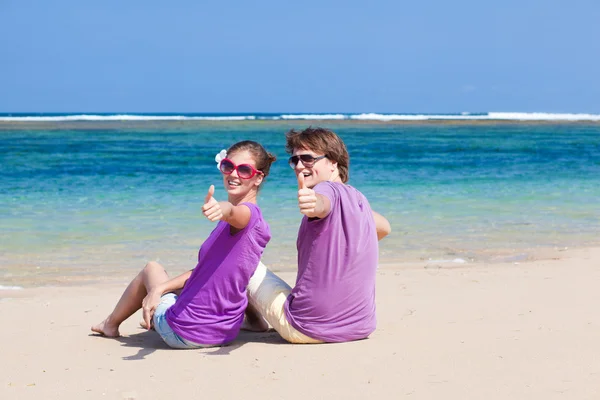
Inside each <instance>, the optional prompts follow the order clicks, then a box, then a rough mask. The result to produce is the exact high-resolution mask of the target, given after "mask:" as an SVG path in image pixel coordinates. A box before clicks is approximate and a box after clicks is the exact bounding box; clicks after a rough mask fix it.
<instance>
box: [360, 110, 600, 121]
mask: <svg viewBox="0 0 600 400" xmlns="http://www.w3.org/2000/svg"><path fill="white" fill-rule="evenodd" d="M350 119H356V120H372V121H430V120H461V121H468V120H503V121H600V114H552V113H517V112H515V113H509V112H490V113H487V114H469V113H461V114H460V115H455V114H374V113H369V114H356V115H351V116H350Z"/></svg>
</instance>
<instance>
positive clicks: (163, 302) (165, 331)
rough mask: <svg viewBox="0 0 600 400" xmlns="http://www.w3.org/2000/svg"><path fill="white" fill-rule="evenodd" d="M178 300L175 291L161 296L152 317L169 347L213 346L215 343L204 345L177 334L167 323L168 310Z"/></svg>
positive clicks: (155, 328) (193, 347)
mask: <svg viewBox="0 0 600 400" xmlns="http://www.w3.org/2000/svg"><path fill="white" fill-rule="evenodd" d="M176 301H177V295H176V294H175V293H167V294H165V295H163V296H162V297H161V298H160V303H159V304H158V306H157V307H156V310H154V317H152V323H153V324H154V330H155V331H156V332H157V333H158V334H159V335H160V337H161V338H162V339H163V340H164V341H165V343H166V344H167V345H169V347H172V348H174V349H200V348H203V347H212V346H214V345H204V344H198V343H194V342H190V341H189V340H186V339H184V338H182V337H181V336H179V335H178V334H176V333H175V332H174V331H173V329H171V327H170V326H169V324H168V323H167V318H166V314H167V310H168V309H169V307H171V306H172V305H173V304H175V302H176Z"/></svg>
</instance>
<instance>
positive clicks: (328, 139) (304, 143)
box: [285, 127, 350, 183]
mask: <svg viewBox="0 0 600 400" xmlns="http://www.w3.org/2000/svg"><path fill="white" fill-rule="evenodd" d="M285 141H286V143H285V151H287V152H288V153H289V154H293V153H294V149H306V150H312V151H315V152H318V153H321V154H323V155H325V156H327V158H328V159H329V160H331V161H333V162H335V163H337V166H338V170H339V172H340V178H341V180H342V182H344V183H346V182H348V178H349V171H348V167H349V165H350V156H349V155H348V150H347V149H346V145H345V144H344V142H343V141H342V139H341V138H340V137H339V136H338V135H336V134H335V133H334V132H333V131H330V130H329V129H325V128H313V127H308V128H306V129H304V130H303V131H296V130H294V129H292V130H291V131H289V132H288V133H286V134H285Z"/></svg>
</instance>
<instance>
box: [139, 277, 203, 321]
mask: <svg viewBox="0 0 600 400" xmlns="http://www.w3.org/2000/svg"><path fill="white" fill-rule="evenodd" d="M192 271H193V270H190V271H187V272H184V273H183V274H181V275H179V276H176V277H175V278H173V279H169V280H168V281H166V282H163V283H161V284H160V285H157V286H155V287H154V288H152V290H150V291H149V292H148V294H146V297H144V300H142V314H143V317H144V322H145V323H146V327H147V328H148V329H150V328H151V327H152V324H151V321H152V316H153V315H154V310H156V307H157V306H158V304H159V303H160V298H161V296H162V295H163V294H165V293H169V292H174V291H176V290H179V289H182V288H183V287H184V286H185V283H186V282H187V280H188V279H189V278H190V275H192Z"/></svg>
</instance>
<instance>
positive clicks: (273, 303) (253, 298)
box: [247, 262, 323, 344]
mask: <svg viewBox="0 0 600 400" xmlns="http://www.w3.org/2000/svg"><path fill="white" fill-rule="evenodd" d="M247 292H248V302H249V303H250V305H252V306H253V307H254V308H255V309H256V310H257V311H258V313H259V314H260V315H262V316H263V318H264V319H266V320H267V322H268V323H269V324H270V325H271V326H272V327H273V328H274V329H275V330H276V331H277V332H278V333H279V334H280V335H281V337H282V338H284V339H285V340H287V341H288V342H290V343H306V344H308V343H323V342H322V341H320V340H317V339H313V338H310V337H308V336H306V335H305V334H304V333H302V332H300V331H298V330H297V329H296V328H294V327H293V326H292V324H290V322H289V321H288V319H287V318H286V316H285V302H286V301H287V298H288V296H289V295H290V293H291V292H292V288H291V287H290V286H289V285H288V284H287V283H285V281H284V280H283V279H281V278H280V277H278V276H277V275H275V274H274V273H273V272H271V271H270V270H269V269H268V268H267V267H265V265H264V264H263V263H262V262H259V263H258V267H256V272H254V275H252V278H250V282H249V283H248V289H247Z"/></svg>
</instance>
